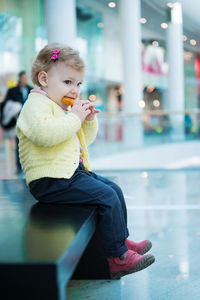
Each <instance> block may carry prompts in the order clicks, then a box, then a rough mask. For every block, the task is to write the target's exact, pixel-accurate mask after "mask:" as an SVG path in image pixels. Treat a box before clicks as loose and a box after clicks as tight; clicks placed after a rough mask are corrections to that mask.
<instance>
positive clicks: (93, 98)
mask: <svg viewBox="0 0 200 300" xmlns="http://www.w3.org/2000/svg"><path fill="white" fill-rule="evenodd" d="M88 98H89V100H90V101H95V100H96V98H97V97H96V95H94V94H91V95H89V97H88Z"/></svg>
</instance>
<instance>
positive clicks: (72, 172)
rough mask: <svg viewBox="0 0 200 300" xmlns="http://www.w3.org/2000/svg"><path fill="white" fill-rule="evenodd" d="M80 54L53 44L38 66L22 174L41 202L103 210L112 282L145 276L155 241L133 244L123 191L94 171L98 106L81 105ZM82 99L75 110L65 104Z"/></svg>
mask: <svg viewBox="0 0 200 300" xmlns="http://www.w3.org/2000/svg"><path fill="white" fill-rule="evenodd" d="M84 69H85V66H84V63H83V61H82V59H81V58H80V57H79V54H78V52H77V51H75V50H73V49H72V48H70V47H67V46H65V45H61V44H50V45H47V46H46V47H44V48H43V49H42V50H41V51H40V52H39V54H38V56H37V58H36V60H35V62H34V63H33V66H32V80H33V83H34V84H35V85H37V86H38V89H34V90H32V91H31V93H30V95H29V97H28V100H27V101H26V103H25V104H24V106H23V109H22V111H21V113H20V116H19V118H18V121H17V134H18V137H19V151H20V161H21V164H22V168H23V170H24V173H25V175H26V182H27V184H28V185H29V188H30V192H31V193H32V195H33V196H34V197H35V198H36V199H37V200H38V201H40V202H43V203H56V204H77V205H78V204H81V205H83V204H86V205H95V206H97V208H98V224H97V230H98V234H99V237H100V240H101V243H102V248H103V251H104V254H105V257H106V258H107V260H108V263H109V268H110V272H111V276H112V278H120V277H121V276H124V275H126V274H130V273H133V272H136V271H139V270H142V269H144V268H146V267H147V266H149V265H150V264H152V263H153V262H154V260H155V259H154V257H153V256H152V255H143V254H144V253H146V252H147V251H148V250H149V249H150V248H151V242H150V241H147V240H145V241H143V242H140V243H135V242H133V241H130V240H128V239H127V237H128V235H129V234H128V229H127V211H126V204H125V200H124V196H123V193H122V191H121V189H120V187H119V186H118V185H116V184H115V183H113V182H112V181H110V180H108V179H106V178H104V177H101V176H99V175H97V174H95V173H93V172H92V171H91V170H90V166H89V158H88V152H87V146H88V145H89V144H90V143H92V142H93V141H94V139H95V137H96V134H97V130H98V122H97V118H96V114H97V113H99V110H97V109H95V107H94V104H93V103H90V102H89V101H88V100H77V99H78V98H79V95H80V86H81V84H82V83H83V78H84ZM63 97H69V98H72V99H74V100H75V99H76V101H75V104H74V105H73V107H72V109H71V110H70V111H68V112H67V110H68V106H67V105H66V104H65V103H63V101H62V98H63Z"/></svg>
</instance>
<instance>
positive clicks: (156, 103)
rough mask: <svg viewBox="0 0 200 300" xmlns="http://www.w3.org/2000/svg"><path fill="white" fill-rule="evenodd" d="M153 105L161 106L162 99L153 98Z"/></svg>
mask: <svg viewBox="0 0 200 300" xmlns="http://www.w3.org/2000/svg"><path fill="white" fill-rule="evenodd" d="M153 106H155V107H159V106H160V101H159V100H158V99H155V100H153Z"/></svg>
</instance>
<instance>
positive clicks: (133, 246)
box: [125, 240, 152, 255]
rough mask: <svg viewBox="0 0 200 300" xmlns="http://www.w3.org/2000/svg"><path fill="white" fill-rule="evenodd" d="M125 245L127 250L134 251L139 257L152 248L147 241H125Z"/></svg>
mask: <svg viewBox="0 0 200 300" xmlns="http://www.w3.org/2000/svg"><path fill="white" fill-rule="evenodd" d="M125 244H126V246H127V247H128V249H130V250H132V251H135V252H137V253H139V254H141V255H143V254H145V253H146V252H148V251H149V250H150V249H151V247H152V243H151V242H150V241H148V240H145V241H142V242H140V243H136V242H133V241H131V240H126V243H125Z"/></svg>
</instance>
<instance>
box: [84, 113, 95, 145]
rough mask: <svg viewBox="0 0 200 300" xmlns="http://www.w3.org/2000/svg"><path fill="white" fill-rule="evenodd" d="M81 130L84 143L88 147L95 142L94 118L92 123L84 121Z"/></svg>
mask: <svg viewBox="0 0 200 300" xmlns="http://www.w3.org/2000/svg"><path fill="white" fill-rule="evenodd" d="M82 128H83V132H84V135H85V141H86V144H87V146H88V145H90V144H92V143H93V141H94V140H95V138H96V136H97V132H98V120H97V117H96V116H95V117H94V120H92V121H87V120H85V121H84V122H83V123H82Z"/></svg>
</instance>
